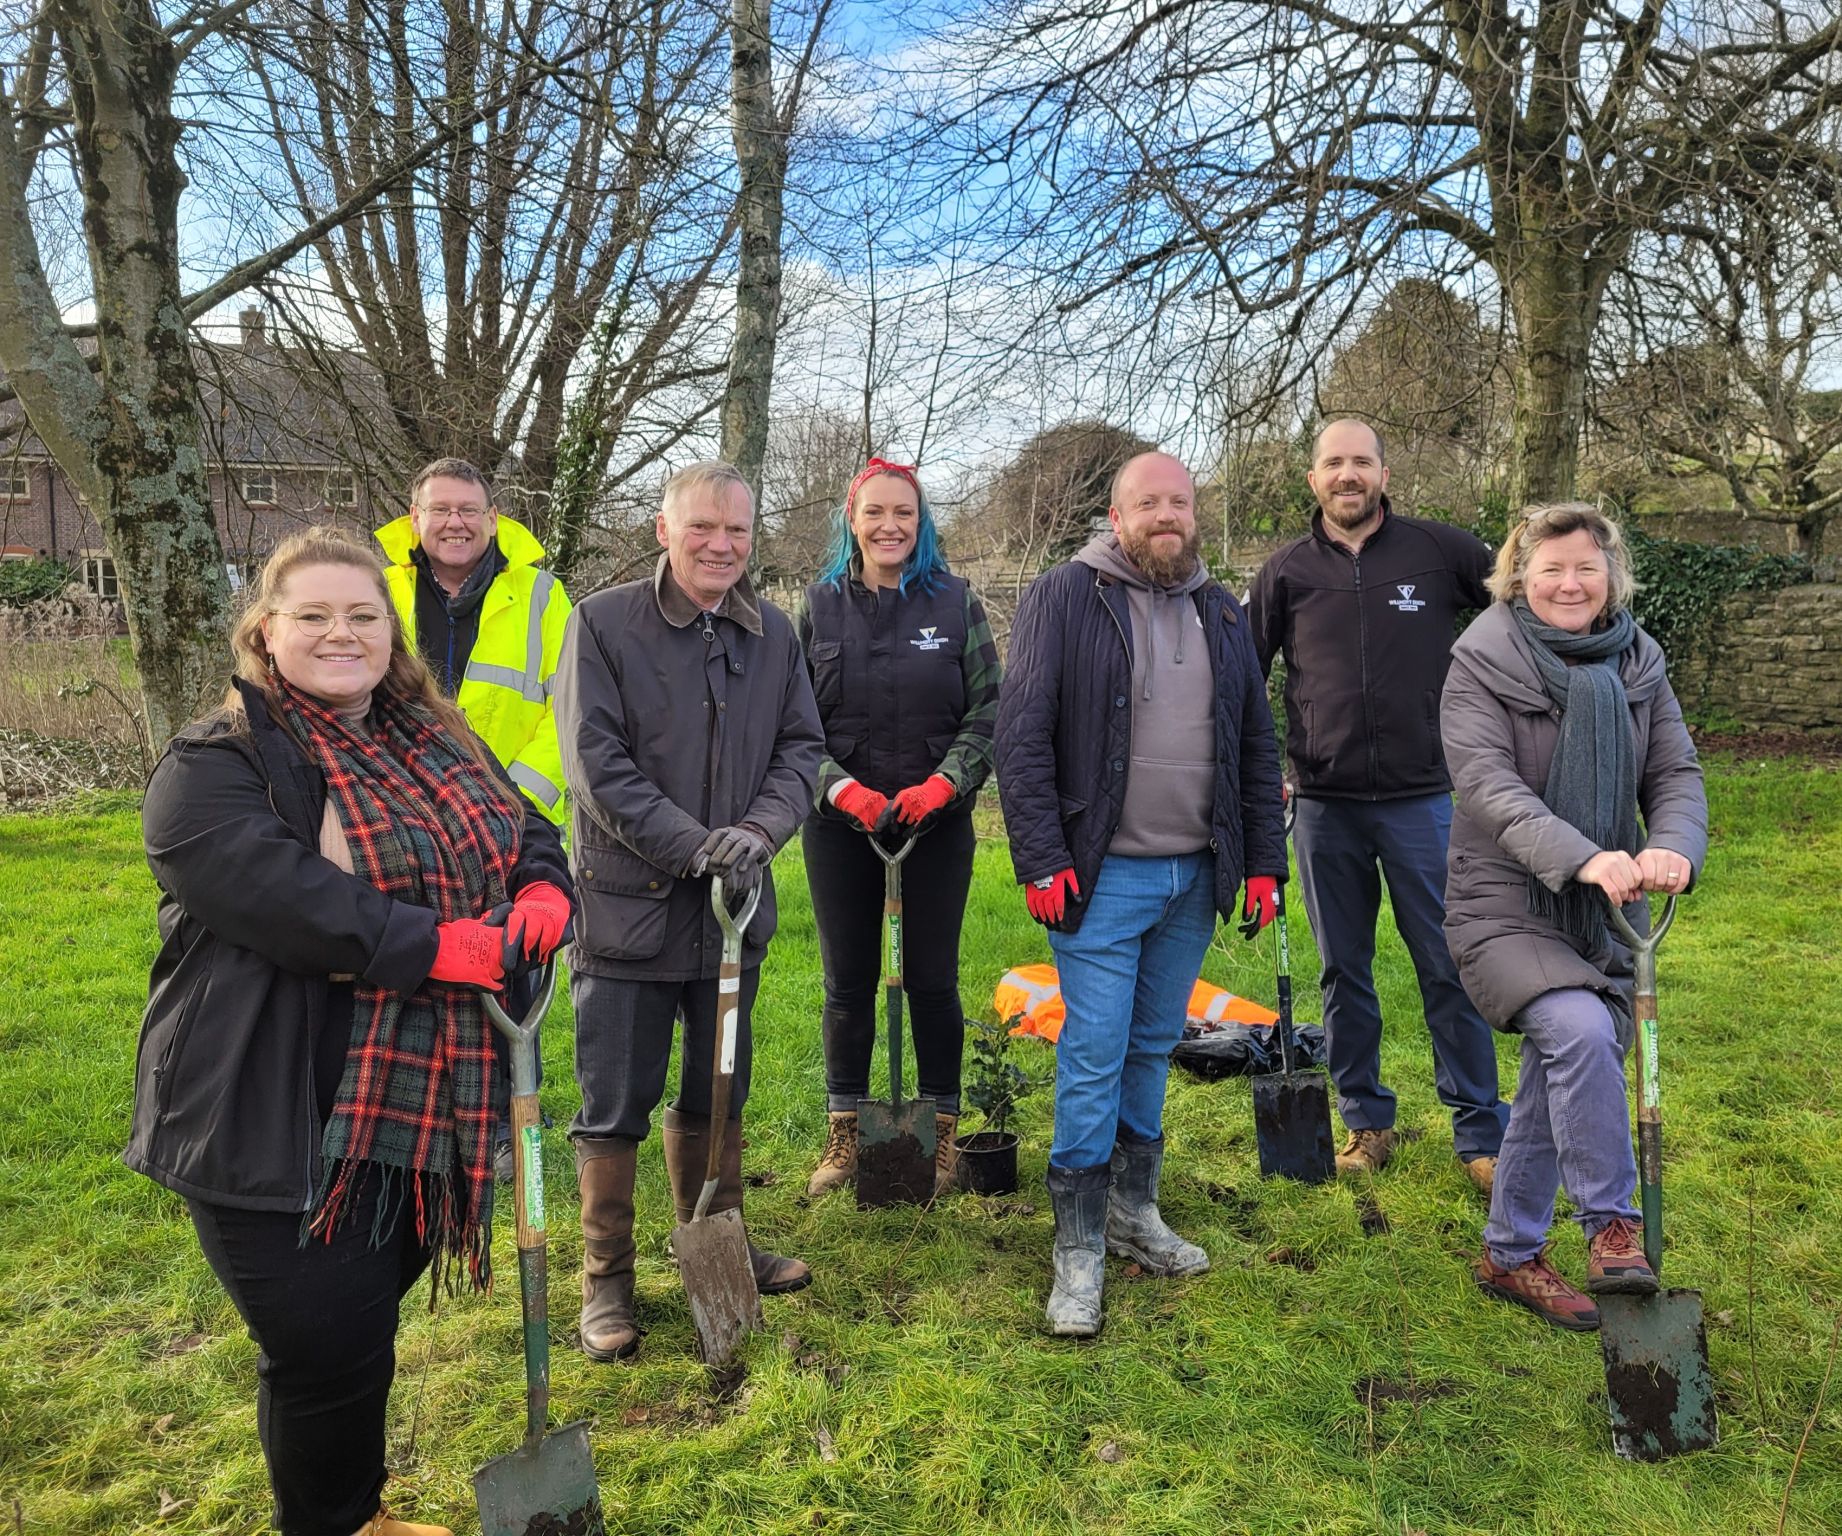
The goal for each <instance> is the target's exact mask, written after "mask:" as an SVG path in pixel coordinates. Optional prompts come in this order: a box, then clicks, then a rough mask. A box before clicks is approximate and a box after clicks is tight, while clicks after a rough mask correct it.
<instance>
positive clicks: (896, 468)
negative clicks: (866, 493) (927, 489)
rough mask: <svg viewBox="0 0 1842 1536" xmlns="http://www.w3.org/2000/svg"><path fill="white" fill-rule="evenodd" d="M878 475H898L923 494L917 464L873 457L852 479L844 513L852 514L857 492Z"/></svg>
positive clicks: (845, 497)
mask: <svg viewBox="0 0 1842 1536" xmlns="http://www.w3.org/2000/svg"><path fill="white" fill-rule="evenodd" d="M878 475H896V476H899V477H900V478H901V479H903V480H906V481H907V482H908V483H909V484H910V485H912V486H913V487H914V488H915V494H916V495H917V496H919V495H920V494H921V482H920V481H919V480H917V479H915V466H914V465H912V464H891V463H890V462H889V461H888V460H887V459H871V460H870V462H869V463H867V464H866V465H864V467H863V468H862V469H861V470H859V471H858V472H857V478H856V479H854V480H853V481H851V488H850V489H849V490H848V491H846V492H845V493H844V513H845V516H846V517H848V516H850V514H851V512H852V510H853V509H854V508H855V507H856V505H857V493H858V491H859V490H861V489H862V488H863V483H864V481H866V480H874V479H875V478H876V477H877V476H878Z"/></svg>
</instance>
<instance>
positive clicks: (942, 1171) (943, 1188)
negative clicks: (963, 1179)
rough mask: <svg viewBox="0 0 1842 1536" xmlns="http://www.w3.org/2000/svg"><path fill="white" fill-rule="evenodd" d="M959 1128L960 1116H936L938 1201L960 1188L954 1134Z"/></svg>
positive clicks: (957, 1155)
mask: <svg viewBox="0 0 1842 1536" xmlns="http://www.w3.org/2000/svg"><path fill="white" fill-rule="evenodd" d="M958 1128H959V1116H958V1115H935V1116H934V1198H935V1199H936V1200H938V1199H939V1198H940V1197H941V1196H942V1195H944V1194H945V1193H946V1192H947V1191H948V1190H950V1189H957V1188H958V1187H959V1148H958V1147H956V1146H954V1145H953V1133H954V1131H956V1130H957V1129H958Z"/></svg>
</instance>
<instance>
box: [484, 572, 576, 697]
mask: <svg viewBox="0 0 1842 1536" xmlns="http://www.w3.org/2000/svg"><path fill="white" fill-rule="evenodd" d="M555 587H556V577H554V576H552V575H551V574H550V572H548V571H539V572H538V573H537V579H536V580H535V581H533V582H532V583H531V611H530V616H529V618H528V620H527V628H526V632H525V642H524V670H523V671H522V672H521V671H519V670H518V669H517V668H516V667H500V666H494V665H493V664H492V663H491V662H485V661H472V660H469V661H468V663H467V672H466V680H467V681H468V682H470V683H493V684H496V685H497V686H499V687H501V688H510V689H513V690H514V691H515V692H517V693H518V694H519V695H520V696H521V697H522V698H523V699H525V701H526V702H527V703H531V704H545V703H548V702H549V699H550V687H549V684H548V683H547V682H546V681H545V679H544V610H545V609H546V608H548V607H549V606H550V593H551V592H552V591H553V590H554V589H555Z"/></svg>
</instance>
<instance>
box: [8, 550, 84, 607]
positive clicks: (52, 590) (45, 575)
mask: <svg viewBox="0 0 1842 1536" xmlns="http://www.w3.org/2000/svg"><path fill="white" fill-rule="evenodd" d="M76 579H77V573H76V572H75V571H73V570H72V569H71V568H70V567H69V566H68V565H66V564H65V563H64V562H63V561H62V560H0V608H23V607H25V605H26V604H27V603H36V602H38V601H39V600H40V599H41V598H46V597H56V596H57V595H58V594H59V593H61V592H62V591H63V590H64V589H65V588H66V587H68V586H69V585H70V584H71V583H72V582H73V581H75V580H76Z"/></svg>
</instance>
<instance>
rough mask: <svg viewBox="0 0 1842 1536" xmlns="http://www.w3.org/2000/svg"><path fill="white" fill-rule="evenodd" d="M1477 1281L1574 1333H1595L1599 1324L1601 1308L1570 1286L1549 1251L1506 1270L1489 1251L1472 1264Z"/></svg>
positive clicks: (1543, 1318) (1496, 1294) (1495, 1292)
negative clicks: (1551, 1259)
mask: <svg viewBox="0 0 1842 1536" xmlns="http://www.w3.org/2000/svg"><path fill="white" fill-rule="evenodd" d="M1471 1273H1472V1275H1473V1276H1474V1277H1475V1278H1476V1280H1477V1283H1478V1284H1479V1285H1480V1286H1482V1287H1483V1288H1484V1289H1485V1290H1486V1291H1488V1292H1490V1294H1491V1295H1492V1296H1501V1297H1502V1298H1503V1299H1504V1300H1505V1301H1513V1302H1515V1303H1516V1305H1517V1306H1519V1307H1527V1308H1528V1309H1529V1311H1531V1312H1533V1313H1534V1314H1535V1315H1536V1316H1537V1317H1539V1318H1541V1319H1542V1320H1543V1321H1545V1322H1550V1323H1552V1324H1554V1326H1555V1327H1556V1328H1566V1329H1569V1330H1571V1331H1572V1332H1574V1333H1591V1332H1592V1331H1593V1329H1595V1328H1597V1327H1598V1326H1599V1309H1598V1308H1597V1307H1595V1306H1594V1305H1593V1303H1592V1298H1591V1297H1590V1296H1588V1295H1586V1293H1585V1292H1584V1291H1581V1290H1579V1289H1578V1288H1577V1287H1575V1286H1573V1285H1570V1284H1569V1283H1568V1282H1567V1280H1566V1278H1565V1277H1564V1276H1563V1275H1562V1274H1561V1272H1560V1271H1559V1270H1558V1269H1556V1268H1555V1267H1554V1266H1553V1265H1552V1264H1550V1263H1549V1262H1548V1255H1547V1252H1546V1250H1544V1251H1543V1252H1541V1253H1539V1254H1537V1255H1536V1256H1535V1257H1534V1258H1532V1259H1530V1260H1529V1261H1528V1263H1526V1264H1518V1265H1517V1266H1516V1267H1515V1268H1514V1269H1502V1268H1500V1267H1499V1266H1498V1265H1497V1263H1496V1261H1495V1260H1494V1259H1492V1258H1491V1256H1490V1254H1489V1252H1488V1250H1486V1251H1485V1253H1484V1255H1483V1256H1482V1257H1481V1258H1480V1259H1478V1260H1477V1262H1476V1263H1475V1264H1473V1265H1472V1266H1471Z"/></svg>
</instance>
